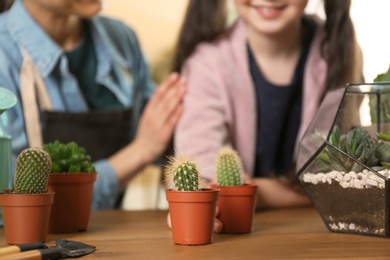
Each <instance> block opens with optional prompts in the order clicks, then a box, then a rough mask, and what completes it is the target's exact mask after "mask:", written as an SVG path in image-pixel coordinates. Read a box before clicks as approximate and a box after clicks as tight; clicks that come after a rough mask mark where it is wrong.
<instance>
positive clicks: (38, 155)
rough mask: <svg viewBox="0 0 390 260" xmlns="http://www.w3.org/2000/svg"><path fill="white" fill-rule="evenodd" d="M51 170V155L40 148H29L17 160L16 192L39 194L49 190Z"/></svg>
mask: <svg viewBox="0 0 390 260" xmlns="http://www.w3.org/2000/svg"><path fill="white" fill-rule="evenodd" d="M50 170H51V158H50V155H49V154H48V153H47V152H46V151H44V150H43V149H40V148H27V149H25V150H23V151H22V152H21V153H20V154H19V156H18V157H17V159H16V173H15V180H14V192H15V193H19V194H39V193H45V192H46V190H47V180H48V177H49V173H50Z"/></svg>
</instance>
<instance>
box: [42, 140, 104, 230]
mask: <svg viewBox="0 0 390 260" xmlns="http://www.w3.org/2000/svg"><path fill="white" fill-rule="evenodd" d="M43 148H44V149H45V150H46V151H47V152H48V153H49V154H50V156H51V159H52V169H51V173H50V174H49V180H48V185H49V187H50V188H51V189H53V190H54V191H55V192H56V196H55V198H54V203H53V209H52V214H51V217H50V224H49V233H75V232H79V231H85V230H87V228H88V223H89V214H90V211H91V203H92V194H93V183H94V182H95V180H96V170H95V168H94V167H93V165H92V162H91V157H90V156H89V155H88V154H87V153H86V150H85V149H84V148H83V147H80V146H79V145H78V144H77V143H76V142H69V143H62V142H60V141H58V140H56V141H54V142H52V143H46V144H45V145H44V146H43ZM80 195H82V196H80Z"/></svg>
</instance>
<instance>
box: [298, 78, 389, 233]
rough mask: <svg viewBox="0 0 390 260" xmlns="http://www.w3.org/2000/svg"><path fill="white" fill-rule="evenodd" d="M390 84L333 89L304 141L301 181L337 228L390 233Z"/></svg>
mask: <svg viewBox="0 0 390 260" xmlns="http://www.w3.org/2000/svg"><path fill="white" fill-rule="evenodd" d="M389 110H390V82H383V83H373V84H348V85H347V87H346V88H345V89H339V90H335V91H332V92H329V93H328V94H327V95H326V96H325V97H324V100H323V102H322V105H321V106H320V108H319V111H318V113H317V114H316V116H315V118H314V120H313V122H312V124H311V125H310V127H309V129H308V131H307V132H306V133H305V135H304V137H303V139H302V142H301V143H300V147H299V153H298V167H299V171H298V180H299V182H300V183H301V185H302V187H303V188H304V190H305V192H306V193H307V194H308V196H309V197H310V199H311V201H312V203H313V205H314V207H315V208H316V209H317V211H318V212H319V214H320V216H321V218H322V220H323V221H324V223H325V224H326V226H327V228H328V229H329V230H330V231H333V232H340V233H352V234H363V235H373V236H381V237H390V226H389V225H390V222H389V217H390V214H389V213H390V211H389V210H390V209H389V207H390V187H389V185H390V183H389V178H390V142H388V141H386V140H385V138H378V133H385V134H390V132H389V131H390V111H389Z"/></svg>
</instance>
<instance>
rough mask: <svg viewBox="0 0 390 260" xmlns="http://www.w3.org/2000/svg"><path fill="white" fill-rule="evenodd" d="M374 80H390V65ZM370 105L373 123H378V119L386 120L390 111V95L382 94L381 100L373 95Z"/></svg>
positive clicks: (375, 81) (377, 81)
mask: <svg viewBox="0 0 390 260" xmlns="http://www.w3.org/2000/svg"><path fill="white" fill-rule="evenodd" d="M373 82H374V83H379V82H390V66H389V68H388V70H387V71H386V72H384V73H380V74H378V75H377V76H376V77H375V79H374V80H373ZM369 105H370V115H371V121H372V122H373V123H377V122H378V120H379V121H381V122H383V121H385V118H386V115H387V114H389V113H390V95H389V94H382V95H381V99H380V101H379V100H378V98H377V97H376V96H371V97H370V99H369ZM378 105H379V109H380V111H381V112H380V118H379V119H378V118H377V109H378V108H377V106H378Z"/></svg>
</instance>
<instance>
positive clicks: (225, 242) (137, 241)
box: [0, 208, 390, 260]
mask: <svg viewBox="0 0 390 260" xmlns="http://www.w3.org/2000/svg"><path fill="white" fill-rule="evenodd" d="M166 216H167V212H166V211H119V210H118V211H96V212H92V213H91V217H90V223H89V229H88V231H86V232H80V233H76V234H67V235H61V234H60V235H54V234H50V235H49V236H48V241H50V240H54V239H69V240H76V241H80V242H83V243H87V244H91V245H94V246H96V247H97V250H96V251H95V252H94V253H93V254H90V255H87V256H83V257H82V258H81V259H85V260H87V259H102V258H104V259H223V260H227V259H240V260H241V259H390V239H389V238H380V237H372V236H363V235H351V234H340V233H332V232H330V231H328V229H327V228H326V227H325V225H324V223H323V222H322V220H321V218H320V217H319V215H318V213H317V211H315V209H313V208H298V209H283V210H272V211H264V212H260V213H256V215H255V220H254V227H253V232H252V233H250V234H241V235H228V234H214V239H213V243H212V244H209V245H204V246H180V245H175V244H174V243H173V241H172V234H171V230H170V229H169V228H168V227H167V225H166ZM5 245H6V242H5V237H4V231H3V229H0V247H4V246H5Z"/></svg>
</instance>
